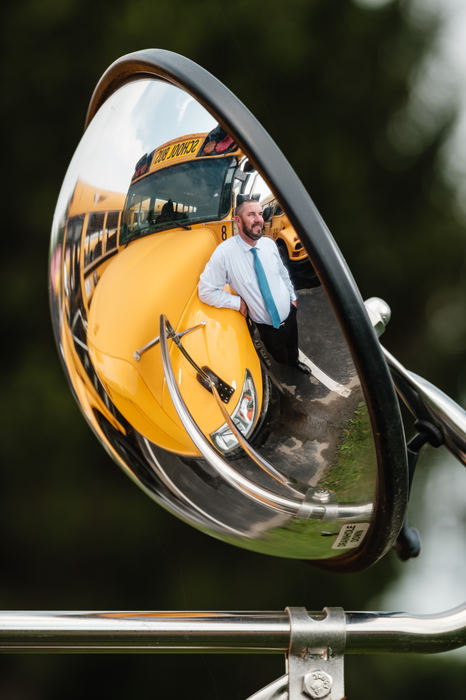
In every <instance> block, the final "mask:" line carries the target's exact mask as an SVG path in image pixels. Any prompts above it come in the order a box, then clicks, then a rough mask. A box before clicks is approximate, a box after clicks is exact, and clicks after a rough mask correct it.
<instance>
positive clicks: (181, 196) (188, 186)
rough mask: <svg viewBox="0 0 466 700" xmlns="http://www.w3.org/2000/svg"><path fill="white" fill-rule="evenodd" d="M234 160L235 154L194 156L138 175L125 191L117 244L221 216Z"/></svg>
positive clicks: (225, 208) (226, 205)
mask: <svg viewBox="0 0 466 700" xmlns="http://www.w3.org/2000/svg"><path fill="white" fill-rule="evenodd" d="M235 163H236V158H215V159H212V160H210V159H209V160H207V159H206V160H204V159H202V160H195V161H189V162H184V163H179V164H177V165H173V166H170V167H167V168H163V169H162V170H156V171H155V172H152V173H149V174H148V175H145V176H143V177H141V178H140V179H139V180H137V181H136V182H134V183H133V184H132V185H131V187H130V189H129V191H128V196H127V198H126V204H125V209H124V213H123V225H122V229H121V232H120V244H125V243H129V242H130V241H131V240H133V239H134V238H137V237H138V236H143V235H146V234H148V233H156V232H157V231H161V230H162V229H166V228H174V227H176V226H189V225H191V224H194V223H199V222H201V221H218V220H219V219H221V218H224V217H225V216H226V215H227V214H228V212H229V207H230V197H231V182H232V179H233V171H234V164H235Z"/></svg>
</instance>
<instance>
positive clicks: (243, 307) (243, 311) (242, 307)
mask: <svg viewBox="0 0 466 700" xmlns="http://www.w3.org/2000/svg"><path fill="white" fill-rule="evenodd" d="M239 312H240V314H241V315H242V316H244V318H246V316H247V315H248V307H247V306H246V303H245V301H244V299H241V303H240V305H239Z"/></svg>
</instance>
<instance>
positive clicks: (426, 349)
mask: <svg viewBox="0 0 466 700" xmlns="http://www.w3.org/2000/svg"><path fill="white" fill-rule="evenodd" d="M0 12H1V22H0V32H1V46H2V55H1V79H2V86H3V89H2V93H1V116H2V125H3V129H2V132H3V136H4V143H3V158H2V161H3V169H4V176H3V203H4V206H3V211H4V214H5V218H4V224H3V227H4V230H3V254H2V258H1V279H2V284H3V294H2V298H3V304H2V329H3V334H2V335H3V342H2V346H1V352H2V356H3V357H2V402H1V409H0V410H1V419H2V427H3V430H2V440H1V455H2V469H1V483H2V501H1V511H0V518H1V537H2V544H1V553H2V556H1V562H2V576H1V578H0V600H1V603H0V607H1V608H3V609H7V610H12V609H42V610H44V609H152V610H170V609H184V610H203V609H204V610H205V609H211V610H216V609H217V610H220V609H225V610H228V609H230V610H231V609H243V610H254V609H265V610H267V609H269V610H275V609H277V610H281V609H283V608H284V607H285V606H286V605H305V606H306V607H308V608H309V609H311V610H319V609H321V608H322V607H323V606H325V605H338V606H342V607H344V608H345V609H346V610H357V609H362V610H364V609H367V606H368V601H370V600H373V599H374V596H376V595H380V594H381V593H382V592H383V591H384V590H386V589H387V588H388V587H389V585H390V584H391V583H392V582H393V581H394V580H395V579H396V577H397V576H399V574H400V570H401V565H400V563H399V562H398V561H397V559H396V556H395V555H394V554H389V555H388V556H387V557H386V558H385V559H384V560H383V561H382V562H380V563H379V564H377V565H376V566H375V567H373V568H371V569H370V570H369V571H366V572H363V573H359V574H352V575H335V574H327V573H322V572H319V571H318V570H316V569H313V568H311V567H310V566H309V565H308V564H306V563H304V562H300V561H293V560H281V559H273V558H267V557H265V556H262V555H258V554H253V553H251V552H246V551H241V550H236V549H233V548H232V547H230V546H228V545H225V544H222V543H221V542H218V541H216V540H213V539H210V538H207V537H205V536H204V535H202V534H200V533H198V532H196V531H194V530H192V529H191V528H189V527H188V526H187V525H184V524H183V523H181V522H179V521H177V520H176V519H175V518H174V517H173V516H171V515H169V514H167V513H165V512H164V511H162V510H161V509H160V508H158V507H156V506H154V504H153V503H152V502H151V501H150V500H149V499H148V498H147V497H146V496H145V495H144V494H142V492H140V491H139V490H138V489H136V488H135V487H134V486H133V485H132V484H131V483H130V482H129V481H128V479H127V478H126V477H125V476H124V474H123V473H122V472H120V471H119V470H118V469H117V468H116V466H115V465H114V464H113V463H111V462H110V460H109V458H108V457H107V455H106V454H105V452H104V451H103V450H102V448H101V447H100V446H99V445H98V444H97V442H96V440H95V438H94V437H93V436H92V434H91V432H90V431H89V429H88V428H87V426H86V425H85V423H84V420H83V419H82V417H81V415H80V412H79V409H78V408H77V406H76V405H75V404H74V401H73V399H72V397H71V393H70V392H69V390H68V388H67V386H66V382H65V378H64V375H63V372H62V370H61V368H60V366H59V362H58V355H57V353H56V350H55V347H54V341H53V338H52V331H51V324H50V321H49V311H48V296H47V255H48V237H49V231H50V225H51V220H52V215H53V210H54V206H55V201H56V198H57V195H58V191H59V189H60V185H61V181H62V178H63V176H64V173H65V170H66V167H67V164H68V162H69V159H70V157H71V155H72V153H73V151H74V149H75V147H76V145H77V142H78V140H79V138H80V135H81V133H82V128H83V123H84V118H85V113H86V108H87V104H88V101H89V98H90V95H91V93H92V90H93V88H94V85H95V84H96V82H97V80H98V78H99V77H100V75H101V74H102V73H103V71H104V70H105V69H106V68H107V66H108V65H109V64H110V63H111V62H112V61H113V60H115V59H116V58H118V57H119V56H121V55H123V54H125V53H128V52H131V51H135V50H138V49H143V48H150V47H155V48H165V49H169V50H172V51H175V52H177V53H181V54H183V55H186V56H188V57H189V58H191V59H192V60H194V61H196V62H198V63H200V64H201V65H202V66H203V67H204V68H207V69H208V70H210V71H211V72H212V73H213V74H214V75H215V76H216V77H218V78H219V79H220V80H221V81H222V82H223V83H225V84H226V85H227V86H228V87H229V88H230V89H231V90H232V91H233V92H234V93H236V95H237V96H238V97H239V98H240V99H241V100H242V101H243V102H244V103H245V104H246V105H247V106H248V107H249V109H250V110H251V111H252V112H253V113H254V114H255V116H256V117H257V118H258V119H259V121H261V122H262V123H263V125H264V126H265V128H266V129H267V131H268V132H269V133H270V134H271V135H272V137H273V138H274V139H275V141H276V142H277V143H278V145H279V146H280V148H281V149H282V150H283V152H284V153H285V154H286V156H287V157H288V159H289V160H290V162H291V164H292V165H293V167H294V168H295V170H296V171H297V173H298V175H299V176H300V178H301V179H302V180H303V182H304V184H305V186H306V187H307V188H308V191H309V192H310V194H311V196H312V198H313V199H314V201H315V203H316V204H317V207H318V209H319V211H320V212H321V214H322V215H323V217H324V219H325V220H326V222H327V224H328V225H329V228H330V230H331V231H332V233H333V235H334V237H335V238H336V240H337V242H338V245H339V246H340V248H341V249H342V251H343V254H344V255H345V257H346V259H347V261H348V263H349V265H350V267H351V269H352V271H353V274H354V276H355V278H356V281H357V283H358V285H359V287H360V290H361V293H362V295H363V297H368V296H373V295H376V296H381V297H383V298H385V299H386V300H387V301H388V302H389V303H390V306H391V308H392V313H393V320H392V322H391V324H390V326H389V330H388V331H387V334H386V337H385V338H384V342H385V344H386V345H387V347H388V348H389V349H390V350H391V351H392V352H393V353H394V354H395V355H396V356H397V357H398V358H399V359H400V360H401V361H402V362H403V363H404V364H405V365H406V366H408V367H409V368H410V369H413V370H414V371H416V372H417V373H419V374H421V375H423V376H426V377H428V378H429V379H430V380H431V381H433V382H434V383H436V384H437V385H439V386H441V387H442V388H443V389H444V390H446V391H447V392H449V393H450V394H451V395H452V396H454V397H455V398H456V399H457V400H459V399H460V397H461V395H462V394H463V393H464V389H465V384H466V377H465V375H464V371H463V373H462V369H461V354H462V351H463V347H464V339H465V317H466V314H465V313H463V312H464V298H465V297H464V284H465V283H464V279H465V275H464V238H465V221H464V218H462V216H461V213H460V211H459V209H458V206H457V201H456V194H455V191H454V190H453V189H452V186H451V184H449V182H448V180H447V179H446V178H445V175H444V171H443V169H442V167H441V166H442V155H443V152H444V150H443V149H444V145H445V143H446V139H447V138H448V136H449V134H450V131H451V128H452V126H453V125H454V122H455V116H456V108H455V100H454V95H451V99H450V98H449V99H446V100H445V103H444V108H443V109H441V110H437V111H435V110H432V111H431V112H430V111H429V106H428V105H426V106H425V108H424V111H422V110H421V114H419V112H418V113H413V110H412V109H411V108H410V104H411V102H410V99H411V96H412V90H413V86H414V85H415V84H416V78H417V76H418V75H419V74H420V72H421V70H422V66H423V62H424V61H425V59H426V57H427V56H428V54H429V50H430V48H431V47H432V43H433V41H434V39H435V36H436V32H438V30H439V28H440V27H439V24H438V22H437V21H436V20H435V19H429V18H428V17H426V15H422V14H419V13H416V12H414V10H413V3H412V2H409V1H406V2H401V1H399V2H397V1H395V2H387V3H386V4H384V5H381V6H380V7H373V8H371V7H368V6H367V5H363V4H358V3H357V2H356V0H353V1H352V0H339V2H329V0H288V2H286V3H283V2H278V0H268V2H264V1H263V0H256V1H252V2H251V0H249V1H248V2H246V0H233V1H232V2H231V3H225V4H220V3H217V2H215V1H214V0H196V1H195V2H189V1H188V0H152V1H150V0H132V1H130V0H112V2H110V1H109V0H100V1H99V0H92V2H91V1H90V0H79V2H78V0H61V1H60V2H57V0H43V1H41V2H39V1H38V0H17V1H16V2H11V1H10V2H6V3H4V4H3V6H2V9H1V11H0ZM432 89H433V90H435V86H433V88H432ZM7 214H8V215H7ZM462 310H463V311H462ZM407 430H408V432H409V431H410V430H411V428H410V427H408V429H407ZM427 462H428V460H427ZM428 468H429V467H428V465H427V467H426V469H427V470H428ZM415 565H416V564H415V563H409V564H407V565H405V566H415ZM346 666H347V674H346V685H347V695H348V696H349V697H360V698H365V697H372V696H373V694H374V690H375V692H377V694H378V696H379V697H380V699H381V700H382V699H383V698H385V697H386V698H389V697H395V696H396V697H399V698H404V697H406V698H408V697H413V696H414V695H415V694H417V695H419V696H420V697H440V696H444V697H446V696H447V695H448V696H449V697H452V698H455V697H458V698H459V697H460V693H461V689H462V685H461V683H460V677H461V675H462V673H461V666H460V665H459V664H458V663H457V662H455V660H454V659H450V657H448V658H446V659H445V658H443V659H437V658H435V659H432V658H423V657H406V656H404V657H401V656H392V657H350V658H348V660H347V662H346ZM283 672H284V665H283V659H282V658H280V657H275V656H270V657H266V656H255V657H243V656H240V657H229V656H218V657H205V656H165V657H163V656H124V657H118V656H115V657H113V656H21V655H17V656H14V655H13V656H4V657H2V659H1V666H0V698H2V700H3V699H5V698H6V699H8V700H55V699H58V698H63V697H66V698H67V699H68V700H74V699H75V698H76V699H77V698H83V697H85V698H106V697H113V698H130V697H138V698H141V699H142V698H149V697H151V698H152V697H159V696H160V697H167V698H181V697H193V698H194V697H202V698H222V699H227V700H228V699H229V698H238V699H240V698H244V697H246V696H247V695H248V694H251V693H252V692H253V691H255V690H257V689H258V688H260V687H261V686H262V685H265V684H267V683H268V682H270V681H271V680H272V679H273V678H275V677H277V676H278V675H281V674H282V673H283Z"/></svg>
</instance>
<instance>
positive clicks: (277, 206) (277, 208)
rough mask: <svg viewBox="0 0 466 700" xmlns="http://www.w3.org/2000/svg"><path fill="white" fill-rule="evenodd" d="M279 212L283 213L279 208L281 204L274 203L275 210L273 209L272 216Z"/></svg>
mask: <svg viewBox="0 0 466 700" xmlns="http://www.w3.org/2000/svg"><path fill="white" fill-rule="evenodd" d="M280 214H283V209H282V208H281V206H280V205H279V204H276V205H275V210H274V212H273V215H274V216H279V215H280Z"/></svg>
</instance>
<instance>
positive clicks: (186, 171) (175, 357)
mask: <svg viewBox="0 0 466 700" xmlns="http://www.w3.org/2000/svg"><path fill="white" fill-rule="evenodd" d="M244 161H245V158H244V157H243V155H242V153H241V152H240V150H239V149H238V147H237V146H236V145H235V144H234V143H233V142H232V140H231V138H229V137H228V136H227V135H226V134H225V132H224V131H223V129H221V127H217V128H216V129H214V130H213V131H211V132H209V133H193V134H187V135H184V136H183V137H182V138H178V139H173V140H170V141H167V142H165V143H163V144H161V145H159V146H157V147H156V148H154V150H153V151H151V152H150V153H147V154H145V155H144V156H142V157H141V158H140V159H139V160H138V162H137V163H136V165H135V169H134V173H133V175H132V177H131V182H130V185H129V188H128V191H127V193H126V198H125V202H124V206H123V207H122V211H121V217H120V225H119V231H118V236H117V246H116V251H115V254H114V255H113V256H112V259H111V261H107V263H106V265H105V267H104V268H102V267H99V268H98V270H99V271H98V280H97V283H96V284H95V285H94V286H93V291H92V297H87V301H88V326H87V346H88V349H89V357H90V359H91V361H92V364H93V367H94V368H95V371H96V373H97V375H98V377H99V380H100V382H101V384H102V386H103V387H104V389H105V392H106V393H107V395H108V397H109V398H110V401H111V403H112V404H113V405H114V406H115V407H116V408H117V409H118V411H119V413H121V414H122V415H123V416H124V418H125V420H126V421H128V423H129V424H130V425H131V426H132V427H133V428H134V430H136V431H137V433H138V434H140V435H142V436H143V437H144V438H145V439H146V440H149V441H150V442H152V443H154V444H155V445H157V446H159V447H162V448H164V449H166V450H169V451H173V452H176V453H178V454H183V455H187V456H198V451H197V449H196V448H195V446H194V445H193V443H192V442H191V440H190V438H189V437H188V435H187V433H186V431H185V429H184V428H183V426H182V424H181V422H180V419H179V416H178V414H177V412H176V410H175V408H174V405H173V402H172V400H171V397H170V394H169V391H168V388H167V381H166V377H165V374H164V370H163V362H162V356H161V348H160V342H158V336H159V333H160V318H161V316H162V315H163V316H164V317H165V318H166V319H167V321H168V322H169V324H170V326H171V327H172V328H173V331H174V333H176V334H178V336H180V339H178V337H177V338H176V339H177V342H178V343H182V349H181V350H180V346H179V344H177V343H176V342H173V340H170V341H169V358H170V363H171V365H172V369H173V373H174V377H175V379H176V383H177V386H178V389H179V391H180V393H181V395H182V397H183V399H184V401H185V403H186V405H187V408H188V410H189V412H190V413H191V415H192V416H193V417H194V419H195V421H196V423H197V424H198V426H199V428H200V429H201V431H202V432H203V434H204V435H206V436H208V437H209V438H210V440H211V442H212V443H213V444H214V445H215V446H216V447H217V448H218V449H219V450H220V451H221V452H223V453H230V454H233V453H234V450H236V449H237V448H238V441H237V440H236V438H235V436H234V434H233V432H234V431H233V432H232V431H231V430H230V428H229V427H228V424H227V421H226V418H225V415H224V413H223V411H222V409H221V407H219V405H218V402H217V400H216V398H215V397H214V395H213V393H212V391H211V389H209V385H208V383H207V384H206V382H205V375H204V378H203V373H204V372H205V373H207V375H208V376H209V377H213V378H214V379H215V382H218V385H219V386H222V387H223V388H224V389H225V388H226V389H225V391H224V392H223V394H222V402H223V405H224V406H223V407H224V408H226V410H227V412H228V415H229V417H230V418H231V419H232V420H233V422H234V425H235V426H236V427H237V428H238V429H239V430H240V431H241V433H242V434H243V435H245V436H246V437H248V438H252V437H253V435H255V434H257V432H258V430H259V427H260V424H261V421H262V419H263V416H264V415H265V412H266V410H267V400H266V398H265V397H267V395H268V394H267V391H266V390H265V387H264V382H265V380H264V375H263V371H262V368H261V363H260V360H259V357H258V354H257V352H256V349H255V347H254V344H253V341H252V338H251V334H250V332H249V328H248V325H247V321H246V320H245V319H244V318H243V316H242V315H241V314H239V313H238V312H236V311H233V310H231V309H217V308H213V307H211V306H208V305H206V304H204V303H202V302H201V301H200V300H199V297H198V294H197V285H198V281H199V277H200V275H201V273H202V271H203V269H204V267H205V265H206V263H207V261H208V260H209V258H210V256H211V254H212V252H213V251H214V249H215V247H216V246H217V245H218V244H219V243H220V242H221V241H222V240H225V239H226V238H228V237H229V236H231V235H233V211H234V206H235V201H236V194H235V187H234V186H235V181H236V180H235V178H236V174H237V173H238V169H241V168H243V169H244ZM236 179H237V178H236ZM243 180H244V178H243ZM86 250H87V258H86ZM94 250H95V245H94V243H93V242H91V239H90V238H89V244H88V245H87V247H86V244H84V245H83V248H82V251H81V255H82V256H83V260H84V264H83V270H84V273H83V284H84V288H85V291H86V294H87V288H86V280H87V279H88V277H87V271H88V270H89V265H91V264H92V263H93V262H94V261H93V260H92V256H93V252H92V251H94ZM86 261H87V262H88V265H86V264H85V263H86ZM97 267H98V266H97ZM97 267H95V269H94V272H95V271H96V270H97ZM232 291H234V290H232ZM186 331H188V332H187V333H186ZM181 336H183V337H182V340H181ZM199 368H201V370H202V372H200V371H198V369H199Z"/></svg>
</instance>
